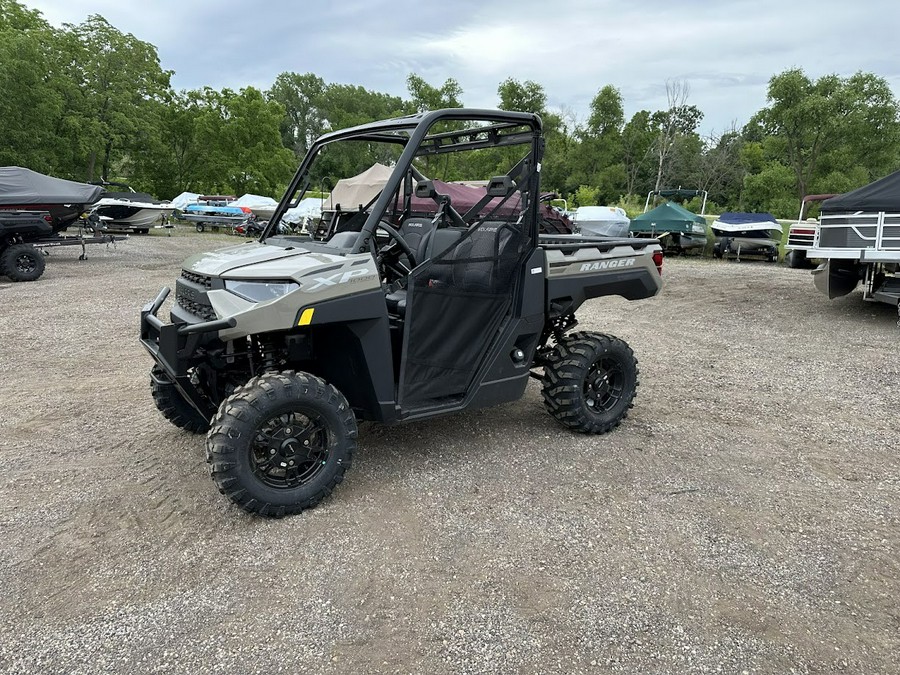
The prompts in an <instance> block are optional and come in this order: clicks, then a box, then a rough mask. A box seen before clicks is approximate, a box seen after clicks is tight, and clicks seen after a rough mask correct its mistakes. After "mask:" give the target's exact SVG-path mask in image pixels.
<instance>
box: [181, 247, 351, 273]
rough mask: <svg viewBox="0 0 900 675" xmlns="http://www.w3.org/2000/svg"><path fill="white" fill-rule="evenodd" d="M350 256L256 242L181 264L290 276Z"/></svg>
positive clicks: (210, 269)
mask: <svg viewBox="0 0 900 675" xmlns="http://www.w3.org/2000/svg"><path fill="white" fill-rule="evenodd" d="M363 257H365V256H363ZM347 259H348V258H347V257H345V256H340V255H331V254H328V253H318V252H311V251H308V250H306V249H305V248H303V247H302V246H291V247H288V248H284V247H283V246H271V245H269V244H261V243H259V242H258V241H254V242H251V243H247V244H239V245H237V246H229V247H228V248H222V249H219V250H217V251H210V252H208V253H199V254H197V255H193V256H191V257H190V258H188V259H187V260H185V261H184V263H183V265H182V267H183V268H184V269H185V270H187V271H188V272H195V273H197V274H204V275H207V276H213V277H218V276H228V277H230V278H235V279H239V278H246V279H254V278H255V279H262V278H266V279H287V278H290V277H297V276H299V275H302V274H303V273H305V272H307V271H309V270H312V269H315V268H318V267H321V266H323V265H332V264H335V263H344V262H346V261H347Z"/></svg>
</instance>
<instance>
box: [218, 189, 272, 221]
mask: <svg viewBox="0 0 900 675" xmlns="http://www.w3.org/2000/svg"><path fill="white" fill-rule="evenodd" d="M228 205H229V206H246V207H247V208H248V209H250V210H251V211H252V212H253V215H254V216H256V219H257V220H269V219H270V218H271V217H272V215H273V214H274V213H275V209H276V208H278V202H277V201H275V200H274V199H272V198H271V197H263V196H262V195H253V194H249V193H248V194H245V195H242V196H241V197H238V198H237V199H235V200H234V201H233V202H229V204H228Z"/></svg>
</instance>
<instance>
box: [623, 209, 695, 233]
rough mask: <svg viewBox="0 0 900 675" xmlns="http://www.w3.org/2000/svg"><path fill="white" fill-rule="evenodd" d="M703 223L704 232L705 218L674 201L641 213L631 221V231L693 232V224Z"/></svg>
mask: <svg viewBox="0 0 900 675" xmlns="http://www.w3.org/2000/svg"><path fill="white" fill-rule="evenodd" d="M695 223H696V224H698V225H703V232H704V233H705V232H706V219H705V218H704V217H703V216H698V215H697V214H696V213H691V212H690V211H688V210H687V209H686V208H684V207H683V206H680V205H678V204H676V203H675V202H666V203H665V204H661V205H660V206H657V207H656V208H655V209H653V210H652V211H647V213H642V214H641V215H639V216H637V217H636V218H634V219H633V220H632V221H631V227H630V228H629V229H630V230H631V231H632V232H683V233H692V232H695V231H696V230H695V228H694V224H695Z"/></svg>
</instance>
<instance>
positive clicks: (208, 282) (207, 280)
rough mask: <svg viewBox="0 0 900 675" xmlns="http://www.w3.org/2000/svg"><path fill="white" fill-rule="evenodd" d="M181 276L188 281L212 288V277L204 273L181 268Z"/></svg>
mask: <svg viewBox="0 0 900 675" xmlns="http://www.w3.org/2000/svg"><path fill="white" fill-rule="evenodd" d="M181 278H182V279H187V280H188V281H190V282H193V283H195V284H198V285H200V286H204V287H206V288H212V277H208V276H206V275H205V274H197V273H195V272H188V271H187V270H181Z"/></svg>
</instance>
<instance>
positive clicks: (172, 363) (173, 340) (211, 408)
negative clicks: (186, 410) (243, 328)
mask: <svg viewBox="0 0 900 675" xmlns="http://www.w3.org/2000/svg"><path fill="white" fill-rule="evenodd" d="M169 293H170V289H169V288H168V287H165V288H163V289H162V290H161V291H160V292H159V295H157V296H156V299H155V300H154V301H153V302H149V303H147V304H146V305H144V307H143V309H141V344H142V345H144V348H145V349H146V350H147V351H148V352H149V353H150V356H152V357H153V360H154V361H156V363H157V364H159V366H160V368H162V370H163V372H164V373H165V375H166V377H167V379H165V380H163V379H161V378H159V377H157V376H155V375H152V374H151V377H152V378H153V379H154V381H155V382H156V383H157V384H160V385H163V384H174V385H175V386H176V387H177V388H178V391H179V392H181V394H182V395H183V396H184V398H185V400H187V401H188V402H189V403H190V404H191V405H192V406H194V408H196V409H197V411H198V412H199V413H200V414H201V415H203V416H204V417H206V418H209V417H211V416H212V415H213V413H215V411H216V406H215V405H213V403H212V402H211V401H210V400H209V399H208V398H207V397H206V396H204V395H203V393H202V392H201V391H200V389H198V388H197V386H196V385H195V384H194V383H193V382H192V381H191V376H190V374H189V372H188V370H189V369H190V368H191V366H192V365H195V364H196V362H197V358H196V356H197V351H198V349H199V348H200V346H201V345H202V344H203V343H204V342H205V341H206V339H208V338H209V336H210V334H212V333H217V332H218V331H220V330H224V329H226V328H234V326H235V325H236V324H237V321H236V320H235V319H234V317H229V318H227V319H216V320H215V321H204V322H202V323H183V324H174V323H168V324H167V323H163V322H162V320H160V319H159V317H157V316H156V313H157V312H158V311H159V308H160V307H162V304H163V302H165V300H166V298H167V297H168V295H169Z"/></svg>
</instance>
